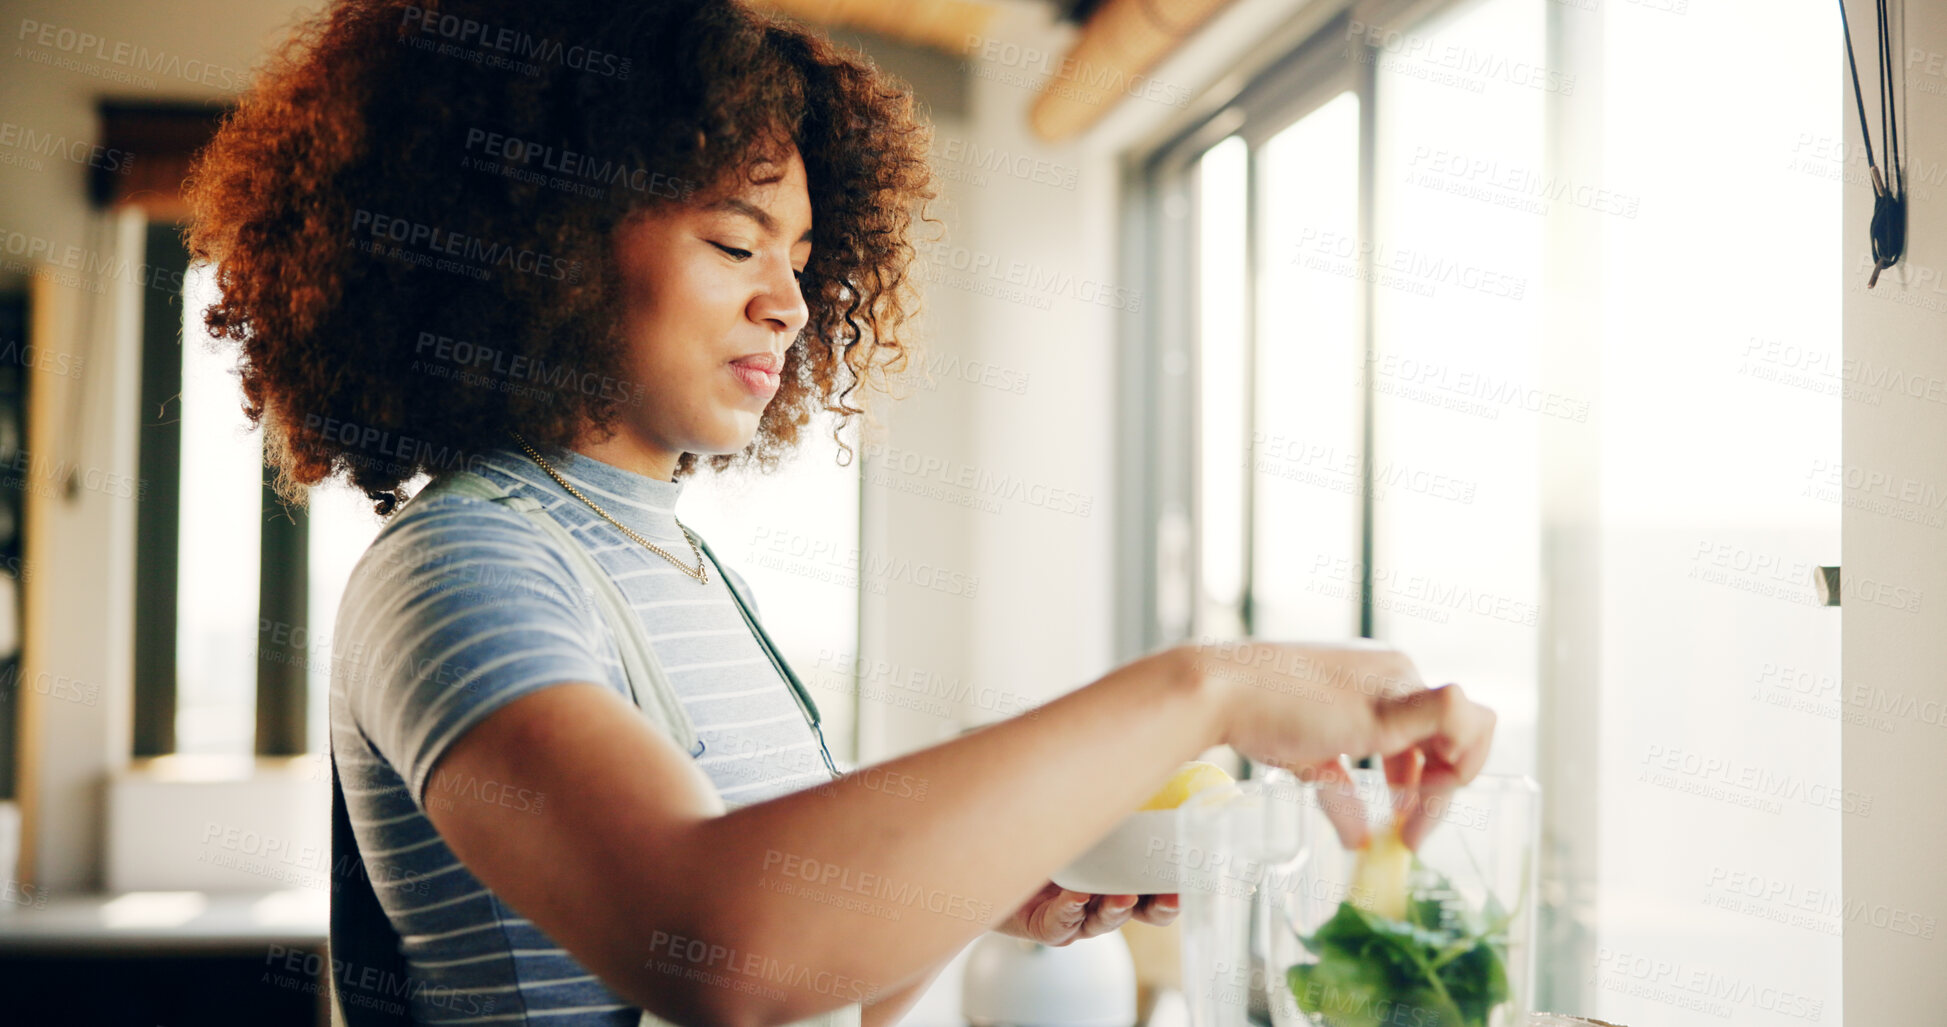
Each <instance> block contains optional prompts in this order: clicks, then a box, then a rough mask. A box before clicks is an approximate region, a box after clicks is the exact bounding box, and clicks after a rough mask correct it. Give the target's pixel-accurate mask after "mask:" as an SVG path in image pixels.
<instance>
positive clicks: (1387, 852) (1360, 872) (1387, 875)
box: [1348, 824, 1413, 920]
mask: <svg viewBox="0 0 1947 1027" xmlns="http://www.w3.org/2000/svg"><path fill="white" fill-rule="evenodd" d="M1412 871H1413V850H1411V849H1409V848H1407V847H1406V844H1405V843H1404V842H1402V841H1400V839H1399V828H1398V826H1397V825H1393V824H1388V825H1387V826H1386V827H1385V828H1384V829H1382V830H1379V831H1376V832H1374V833H1373V835H1372V837H1371V838H1370V839H1368V840H1367V841H1366V846H1365V848H1362V849H1360V850H1359V855H1358V857H1357V861H1356V863H1355V865H1354V867H1353V871H1352V893H1351V895H1350V896H1348V897H1349V898H1350V899H1351V900H1352V904H1353V905H1355V906H1358V907H1359V908H1360V909H1363V910H1365V911H1366V912H1368V913H1372V914H1374V915H1375V916H1383V917H1385V918H1387V919H1389V920H1404V919H1406V890H1407V880H1408V878H1409V876H1410V875H1411V874H1412Z"/></svg>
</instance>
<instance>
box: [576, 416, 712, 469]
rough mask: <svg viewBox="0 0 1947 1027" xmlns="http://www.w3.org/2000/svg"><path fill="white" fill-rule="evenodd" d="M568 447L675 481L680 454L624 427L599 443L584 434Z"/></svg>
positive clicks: (588, 455)
mask: <svg viewBox="0 0 1947 1027" xmlns="http://www.w3.org/2000/svg"><path fill="white" fill-rule="evenodd" d="M568 448H569V449H572V450H574V451H575V452H577V453H580V454H581V455H583V456H586V457H592V458H594V459H596V460H600V461H601V462H603V463H605V464H608V465H609V466H611V467H620V468H621V469H623V470H625V471H630V472H633V473H635V474H640V475H642V476H643V477H645V478H654V479H655V480H657V481H673V480H675V477H676V463H677V461H678V460H680V459H681V458H682V455H683V454H681V453H677V452H671V451H670V450H668V449H665V448H664V447H663V446H661V445H660V444H658V443H656V442H654V441H653V440H650V439H647V438H644V437H642V436H641V435H638V434H635V433H633V432H631V431H630V430H629V429H628V428H626V427H617V428H616V430H615V434H613V435H611V436H609V437H608V438H606V439H603V440H602V441H599V442H596V441H592V440H590V439H588V437H587V436H583V437H582V438H581V439H579V440H577V441H576V442H575V444H574V445H572V446H569V447H568Z"/></svg>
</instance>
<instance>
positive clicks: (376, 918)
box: [326, 471, 862, 1027]
mask: <svg viewBox="0 0 1947 1027" xmlns="http://www.w3.org/2000/svg"><path fill="white" fill-rule="evenodd" d="M442 493H458V494H460V495H465V496H474V497H476V498H479V499H486V500H489V501H492V502H496V503H499V504H501V505H502V506H505V507H507V508H508V509H511V510H517V511H519V512H521V513H522V514H525V515H526V516H527V517H528V518H529V519H530V520H532V521H533V522H534V524H535V525H536V526H537V527H539V528H540V529H541V531H542V533H543V534H546V535H547V536H549V537H550V538H552V539H553V540H554V542H555V545H556V547H557V548H558V549H560V550H561V552H562V554H563V555H564V556H566V557H567V558H568V565H569V567H570V568H572V569H573V570H574V572H575V576H576V578H577V579H579V581H580V584H581V586H582V590H583V592H584V593H585V594H587V595H591V596H593V597H594V599H595V605H596V607H597V609H598V610H599V611H600V613H601V615H602V617H603V618H604V619H605V620H606V621H607V622H608V625H609V629H610V631H611V632H612V633H613V634H614V636H615V640H616V647H617V648H618V649H619V650H620V651H621V654H622V669H623V671H624V672H625V676H626V677H627V678H628V685H629V695H630V697H631V698H632V699H634V700H635V704H636V706H637V707H638V708H639V709H641V710H642V713H643V715H644V716H646V717H648V718H649V720H650V721H652V722H653V723H655V724H656V725H658V726H659V727H661V728H662V729H663V730H664V731H665V732H666V733H667V734H668V735H669V736H670V737H671V738H672V739H674V740H675V742H676V744H677V745H679V746H681V747H682V748H683V750H684V751H685V752H687V753H689V754H690V755H691V756H692V757H695V756H700V755H702V753H703V741H702V739H700V738H698V737H697V734H696V725H695V724H694V722H692V721H691V720H690V716H689V712H688V711H687V710H685V709H684V708H683V704H682V702H681V700H679V699H678V698H677V695H676V689H675V687H674V686H673V685H671V684H670V681H669V676H668V674H666V673H665V672H664V671H663V667H662V663H661V662H660V661H658V660H657V658H656V653H655V650H654V649H653V648H651V647H650V644H649V639H648V636H647V634H646V633H645V632H644V631H643V627H642V621H641V620H640V619H639V618H638V617H637V616H636V614H635V611H634V610H632V609H630V607H629V604H628V600H627V599H625V598H624V597H623V595H622V590H621V589H620V588H617V587H616V585H615V582H614V580H613V579H611V578H610V577H609V576H608V574H607V572H605V571H603V570H602V569H601V567H600V566H599V565H598V564H596V563H595V559H594V557H592V556H590V555H589V554H588V551H587V550H586V549H583V548H582V547H581V544H580V543H578V542H576V541H575V538H574V536H573V535H571V534H569V532H568V529H567V528H565V527H563V526H562V525H561V522H559V521H557V520H555V519H554V518H553V517H552V516H550V515H549V514H548V512H547V509H546V508H545V507H544V506H542V505H541V503H540V501H539V500H536V499H533V498H532V497H528V496H513V495H508V494H507V493H506V492H504V491H502V490H501V489H500V488H499V487H498V486H496V485H495V484H494V483H493V482H492V481H490V480H488V479H486V478H484V477H482V476H480V475H478V474H474V473H473V472H471V471H449V472H446V473H444V474H442V475H440V476H439V477H438V478H437V479H435V480H434V481H433V482H431V483H430V484H428V485H427V486H426V488H425V489H423V490H422V491H421V492H420V493H419V494H418V496H416V497H414V498H419V497H423V496H427V495H439V494H442ZM696 544H697V547H698V548H699V549H701V550H702V551H703V555H704V558H705V559H707V560H708V561H709V562H710V563H711V564H712V565H716V566H717V573H718V575H719V576H720V577H722V578H723V581H724V585H725V586H726V587H728V588H729V590H730V595H731V597H732V598H734V599H736V601H737V612H738V613H739V614H741V615H742V616H743V618H744V623H745V624H746V625H748V626H749V627H750V630H751V634H752V635H754V636H756V638H757V641H758V643H759V644H760V645H761V647H762V648H763V649H764V652H765V655H767V656H768V657H770V660H771V665H772V666H774V667H776V668H777V671H778V674H779V675H780V676H782V677H783V678H784V680H785V683H786V684H788V685H789V686H790V690H791V695H792V697H793V698H794V699H796V700H797V703H798V708H799V709H800V710H802V711H803V712H804V716H805V721H806V722H807V723H809V724H810V725H811V731H812V734H814V735H815V736H817V738H818V749H819V751H820V752H821V753H822V754H823V755H824V758H825V767H826V768H827V769H828V770H830V771H831V775H832V777H834V778H836V777H838V776H840V771H839V770H838V767H837V766H836V765H835V764H834V763H833V762H832V756H831V750H829V749H827V748H826V747H825V734H824V731H823V730H821V729H820V727H819V717H818V705H817V704H816V703H814V702H812V700H811V693H810V692H809V691H807V690H806V689H805V687H804V684H803V683H802V682H800V681H799V680H798V676H797V675H796V674H794V673H792V672H791V668H790V666H789V665H788V664H786V663H785V662H784V656H783V654H782V653H780V652H778V649H777V646H776V644H774V643H773V642H772V641H771V636H770V635H769V634H768V633H766V632H765V631H764V628H763V626H762V625H761V624H759V623H758V622H757V618H755V617H753V616H752V615H751V612H750V607H749V605H748V604H747V603H746V601H745V599H744V597H743V595H742V593H740V592H739V591H738V589H737V585H736V582H734V581H732V580H731V578H730V576H729V575H727V574H724V573H723V569H722V566H721V565H720V564H717V558H716V554H714V553H712V552H710V546H709V543H707V542H705V541H703V538H702V537H701V536H696ZM326 734H327V737H329V735H330V732H327V733H326ZM709 805H710V808H711V810H712V812H713V813H715V814H718V815H721V814H723V813H727V812H729V811H730V809H732V808H734V807H730V806H727V805H725V803H724V801H723V798H722V796H720V795H718V794H717V791H716V789H715V787H714V786H713V787H712V788H711V789H710V794H709ZM739 805H741V804H739ZM363 867H364V864H363V861H362V860H361V859H360V857H359V854H358V843H357V840H356V839H355V838H354V837H353V836H352V827H351V816H350V813H349V811H348V808H347V807H346V805H345V793H344V789H343V788H342V787H341V786H340V785H339V783H338V763H337V760H335V759H333V760H332V764H331V926H330V965H331V970H332V972H331V994H332V1000H331V1005H332V1010H333V1013H334V1016H333V1020H334V1022H342V1023H343V1024H345V1027H401V1025H408V1024H410V1023H411V1018H410V1016H409V1015H408V1014H405V1013H391V1012H388V1011H387V1009H388V1008H389V1007H393V1006H396V1007H398V1008H401V1009H407V1008H410V1007H409V1005H408V1004H407V1003H406V995H405V994H402V993H401V991H400V989H401V988H402V987H405V986H406V982H407V981H408V980H409V977H408V969H407V966H406V960H405V956H404V955H403V954H401V953H400V951H399V933H398V931H397V930H396V929H395V928H393V926H392V922H391V920H389V919H388V918H387V917H386V915H385V909H384V907H382V906H381V905H379V899H378V894H377V893H376V892H375V891H374V890H373V889H372V883H371V881H370V880H369V879H367V877H366V875H365V873H364V872H363ZM367 981H369V982H372V987H371V991H373V992H374V993H375V994H371V995H364V994H360V991H361V987H360V986H361V985H362V984H363V983H364V982H367ZM388 982H391V983H390V986H389V987H388V986H387V985H388ZM861 1012H862V1007H861V1005H860V1004H859V1003H857V1002H854V1003H851V1004H850V1005H845V1006H841V1007H839V1008H837V1009H834V1010H831V1011H830V1012H827V1013H822V1014H819V1015H818V1016H814V1017H810V1018H808V1019H804V1020H799V1021H797V1022H796V1023H794V1024H792V1025H790V1027H859V1020H860V1014H861ZM637 1027H673V1025H671V1024H670V1023H669V1021H666V1020H663V1019H660V1018H658V1017H656V1016H654V1015H653V1014H651V1013H650V1012H649V1011H648V1010H643V1011H642V1018H641V1020H640V1021H638V1023H637Z"/></svg>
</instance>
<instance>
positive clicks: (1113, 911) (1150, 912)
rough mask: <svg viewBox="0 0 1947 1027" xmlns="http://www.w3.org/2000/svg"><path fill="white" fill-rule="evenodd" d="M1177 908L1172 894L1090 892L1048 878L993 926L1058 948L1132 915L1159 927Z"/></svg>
mask: <svg viewBox="0 0 1947 1027" xmlns="http://www.w3.org/2000/svg"><path fill="white" fill-rule="evenodd" d="M1178 908H1179V907H1178V905H1177V897H1176V896H1175V895H1174V894H1170V895H1090V894H1089V893H1087V892H1079V891H1069V890H1068V889H1066V888H1063V887H1062V886H1061V885H1058V884H1056V883H1054V882H1053V881H1049V882H1048V883H1047V884H1045V885H1042V886H1041V890H1040V891H1039V892H1036V893H1035V896H1034V897H1033V898H1031V899H1029V900H1028V901H1026V902H1024V903H1022V904H1021V908H1020V909H1017V910H1015V911H1014V915H1013V916H1010V917H1008V918H1007V919H1006V920H1005V921H1004V922H1002V923H1001V924H1000V925H999V926H997V927H995V928H994V930H996V931H999V932H1000V933H1002V934H1009V935H1013V936H1014V937H1016V938H1027V939H1029V940H1031V941H1038V942H1040V943H1041V944H1043V945H1048V946H1052V947H1054V948H1060V947H1062V946H1063V945H1066V944H1068V943H1069V942H1071V941H1075V940H1076V939H1078V938H1093V937H1095V936H1096V935H1098V934H1107V933H1108V932H1110V931H1113V930H1115V929H1116V928H1118V927H1121V926H1122V925H1123V924H1125V923H1127V922H1128V921H1129V920H1130V919H1131V918H1132V917H1133V918H1134V919H1136V920H1140V921H1142V922H1143V923H1146V924H1154V925H1156V926H1157V927H1162V926H1164V925H1166V924H1168V923H1169V922H1170V921H1172V920H1175V919H1176V914H1177V911H1178Z"/></svg>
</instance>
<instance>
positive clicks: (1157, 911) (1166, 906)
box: [1135, 892, 1183, 927]
mask: <svg viewBox="0 0 1947 1027" xmlns="http://www.w3.org/2000/svg"><path fill="white" fill-rule="evenodd" d="M1182 908H1183V904H1182V899H1181V898H1180V897H1179V896H1178V895H1177V893H1175V892H1171V893H1169V894H1167V895H1145V896H1143V897H1142V901H1141V902H1138V903H1136V916H1135V919H1137V920H1140V921H1142V922H1143V923H1146V924H1149V925H1151V926H1153V927H1168V926H1169V925H1170V923H1171V922H1173V921H1174V920H1175V919H1176V914H1177V913H1178V912H1180V911H1181V910H1182Z"/></svg>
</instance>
